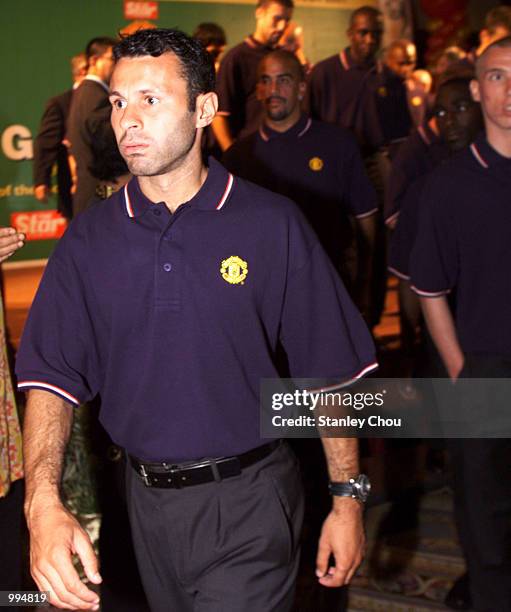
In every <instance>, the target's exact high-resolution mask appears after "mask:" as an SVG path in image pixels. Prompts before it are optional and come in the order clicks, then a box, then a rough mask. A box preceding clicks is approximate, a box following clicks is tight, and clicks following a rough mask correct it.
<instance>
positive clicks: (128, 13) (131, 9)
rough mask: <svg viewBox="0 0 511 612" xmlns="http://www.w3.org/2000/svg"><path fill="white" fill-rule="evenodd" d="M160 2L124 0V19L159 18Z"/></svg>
mask: <svg viewBox="0 0 511 612" xmlns="http://www.w3.org/2000/svg"><path fill="white" fill-rule="evenodd" d="M158 15H159V13H158V3H157V2H146V1H145V0H124V19H128V20H130V19H158Z"/></svg>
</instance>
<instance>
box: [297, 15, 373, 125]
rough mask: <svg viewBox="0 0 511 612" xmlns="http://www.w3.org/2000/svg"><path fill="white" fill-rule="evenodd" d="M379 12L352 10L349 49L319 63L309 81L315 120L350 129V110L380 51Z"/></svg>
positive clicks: (312, 114)
mask: <svg viewBox="0 0 511 612" xmlns="http://www.w3.org/2000/svg"><path fill="white" fill-rule="evenodd" d="M382 32H383V25H382V16H381V13H380V11H378V10H377V9H375V8H374V7H372V6H362V7H360V8H358V9H357V10H356V11H353V13H352V14H351V17H350V27H349V28H348V31H347V35H348V39H349V42H350V45H349V47H346V49H343V50H342V51H341V52H340V53H337V54H336V55H332V56H331V57H328V58H327V59H325V60H323V61H321V62H318V63H317V64H316V65H315V66H314V68H313V69H312V72H311V75H310V82H309V92H308V99H309V110H310V114H311V116H312V117H313V118H314V119H320V120H321V121H326V122H327V123H333V124H335V125H340V126H342V127H351V125H350V122H351V112H352V111H351V109H352V107H353V104H354V102H355V101H356V99H357V96H358V94H359V92H360V89H361V86H362V83H363V82H364V79H365V77H366V75H367V73H368V71H369V70H371V68H372V67H373V66H374V58H375V56H376V53H377V52H378V49H379V48H380V43H381V36H382Z"/></svg>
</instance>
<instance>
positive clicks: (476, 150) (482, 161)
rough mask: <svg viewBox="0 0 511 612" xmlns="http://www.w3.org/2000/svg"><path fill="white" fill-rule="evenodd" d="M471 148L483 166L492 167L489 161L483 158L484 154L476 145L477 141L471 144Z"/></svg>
mask: <svg viewBox="0 0 511 612" xmlns="http://www.w3.org/2000/svg"><path fill="white" fill-rule="evenodd" d="M470 150H471V151H472V155H473V156H474V157H475V158H476V160H477V161H478V162H479V163H480V164H481V166H482V167H483V168H489V167H490V166H489V164H488V162H487V161H485V159H484V158H483V156H482V155H481V153H480V152H479V149H478V148H477V147H476V144H475V142H473V143H472V144H471V145H470Z"/></svg>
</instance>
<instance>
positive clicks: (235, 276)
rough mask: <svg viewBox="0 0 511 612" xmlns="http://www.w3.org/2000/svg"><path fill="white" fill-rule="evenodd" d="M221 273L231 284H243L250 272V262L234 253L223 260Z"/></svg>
mask: <svg viewBox="0 0 511 612" xmlns="http://www.w3.org/2000/svg"><path fill="white" fill-rule="evenodd" d="M220 274H221V275H222V278H223V279H224V280H225V281H227V282H228V283H230V284H231V285H243V283H244V282H245V279H246V278H247V274H248V264H247V262H246V261H243V259H241V257H238V256H237V255H233V256H232V257H228V258H227V259H224V260H223V261H222V265H221V266H220Z"/></svg>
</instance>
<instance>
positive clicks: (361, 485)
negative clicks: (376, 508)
mask: <svg viewBox="0 0 511 612" xmlns="http://www.w3.org/2000/svg"><path fill="white" fill-rule="evenodd" d="M328 489H329V491H330V495H338V496H339V497H353V498H354V499H358V501H361V502H365V501H366V500H367V498H368V497H369V493H370V492H371V481H370V480H369V478H368V477H367V476H366V475H365V474H359V475H358V476H357V477H356V478H350V479H349V480H348V482H331V483H330V484H329V485H328Z"/></svg>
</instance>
